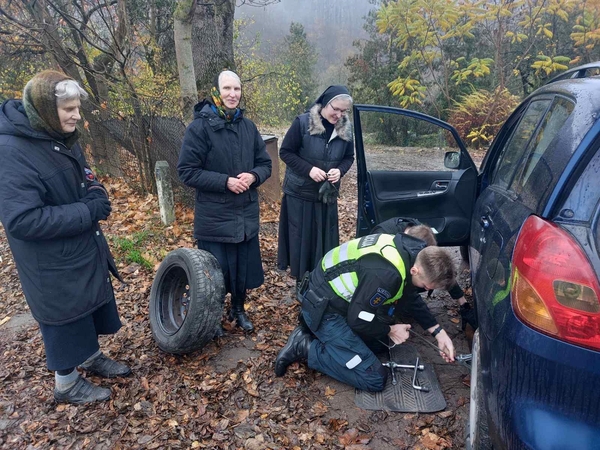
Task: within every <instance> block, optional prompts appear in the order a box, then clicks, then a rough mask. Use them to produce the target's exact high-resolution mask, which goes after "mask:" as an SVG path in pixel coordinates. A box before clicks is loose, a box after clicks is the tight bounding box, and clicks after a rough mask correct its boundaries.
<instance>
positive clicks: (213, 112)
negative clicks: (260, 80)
mask: <svg viewBox="0 0 600 450" xmlns="http://www.w3.org/2000/svg"><path fill="white" fill-rule="evenodd" d="M241 95H242V85H241V82H240V78H239V77H238V76H237V74H235V73H234V72H232V71H229V70H226V71H223V72H221V73H220V74H219V75H218V77H217V80H216V83H215V86H213V88H212V90H211V96H210V98H208V99H205V100H203V101H201V102H200V103H198V104H197V105H196V106H195V107H194V120H193V121H192V122H191V123H190V125H189V126H188V128H187V130H186V132H185V136H184V138H183V145H182V147H181V153H180V154H179V163H178V164H177V172H178V173H179V178H180V179H181V181H182V182H183V183H184V184H186V185H187V186H190V187H193V188H195V189H196V205H195V214H194V238H195V239H197V241H198V248H199V249H202V250H206V251H208V252H210V253H212V254H213V255H214V256H215V257H216V259H217V260H218V261H219V264H220V266H221V269H222V271H223V276H224V279H225V288H226V290H227V292H228V293H231V309H230V311H229V315H228V318H229V320H230V321H235V323H236V325H237V326H239V327H240V328H242V329H243V330H244V331H248V332H249V331H252V330H253V329H254V326H253V325H252V322H251V321H250V319H249V318H248V315H247V314H246V311H245V308H244V304H245V301H246V290H247V289H253V288H257V287H259V286H260V285H262V284H263V282H264V272H263V268H262V261H261V256H260V248H259V242H258V228H259V206H258V192H257V188H258V186H260V185H261V184H262V183H264V182H265V181H266V180H267V178H269V177H270V176H271V158H270V157H269V154H268V153H267V151H266V146H265V143H264V141H263V139H262V137H261V135H260V133H259V132H258V129H257V128H256V125H254V123H252V121H250V120H249V119H247V118H245V117H244V111H243V110H242V109H240V107H239V105H240V98H241ZM223 333H224V330H223V328H222V327H219V328H218V330H217V336H222V335H223Z"/></svg>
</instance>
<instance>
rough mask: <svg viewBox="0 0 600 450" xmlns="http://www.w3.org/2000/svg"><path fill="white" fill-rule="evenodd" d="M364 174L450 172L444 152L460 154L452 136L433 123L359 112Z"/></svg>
mask: <svg viewBox="0 0 600 450" xmlns="http://www.w3.org/2000/svg"><path fill="white" fill-rule="evenodd" d="M360 120H361V127H362V137H363V142H364V148H365V161H366V167H367V171H369V172H372V171H394V172H400V171H411V172H417V171H418V172H426V171H450V170H452V169H449V168H448V167H446V166H445V165H444V156H445V155H446V152H450V151H454V152H460V148H459V146H458V143H457V142H456V140H455V139H454V137H453V135H452V134H451V133H450V132H448V131H447V130H445V129H443V128H442V127H440V126H439V125H437V124H435V123H431V122H428V121H426V120H423V119H421V118H418V117H410V116H408V115H403V114H395V113H390V112H387V111H383V112H382V111H361V112H360Z"/></svg>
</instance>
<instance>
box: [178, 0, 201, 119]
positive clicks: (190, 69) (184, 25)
mask: <svg viewBox="0 0 600 450" xmlns="http://www.w3.org/2000/svg"><path fill="white" fill-rule="evenodd" d="M195 9H196V2H195V1H194V0H181V1H179V2H177V7H176V9H175V15H174V25H173V28H174V32H175V54H176V55H177V70H178V72H179V86H180V93H181V94H180V95H181V96H180V104H181V111H182V113H183V121H184V122H185V123H186V124H188V123H190V122H191V121H192V119H193V116H194V111H193V108H194V105H195V104H196V102H197V101H198V89H197V88H196V75H195V71H194V56H193V52H192V18H193V17H194V11H195Z"/></svg>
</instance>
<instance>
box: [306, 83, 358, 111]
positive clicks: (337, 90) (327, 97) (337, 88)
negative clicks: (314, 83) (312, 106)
mask: <svg viewBox="0 0 600 450" xmlns="http://www.w3.org/2000/svg"><path fill="white" fill-rule="evenodd" d="M339 95H350V91H348V88H347V87H346V86H342V85H341V84H335V85H333V86H329V87H328V88H327V89H325V90H324V91H323V93H322V94H321V95H319V97H318V98H317V100H315V103H318V104H320V105H322V106H326V105H327V104H329V102H330V101H331V100H333V99H334V98H335V97H337V96H339Z"/></svg>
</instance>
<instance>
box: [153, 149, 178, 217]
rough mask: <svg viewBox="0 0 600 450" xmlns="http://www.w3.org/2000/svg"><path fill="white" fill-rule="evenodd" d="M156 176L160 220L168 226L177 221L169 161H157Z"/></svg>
mask: <svg viewBox="0 0 600 450" xmlns="http://www.w3.org/2000/svg"><path fill="white" fill-rule="evenodd" d="M154 176H155V178H156V191H157V192H158V204H159V206H160V220H162V223H163V224H165V225H167V226H168V225H171V224H172V223H173V221H174V220H175V204H174V202H173V186H172V185H171V179H170V178H169V163H168V162H167V161H156V164H155V165H154Z"/></svg>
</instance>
